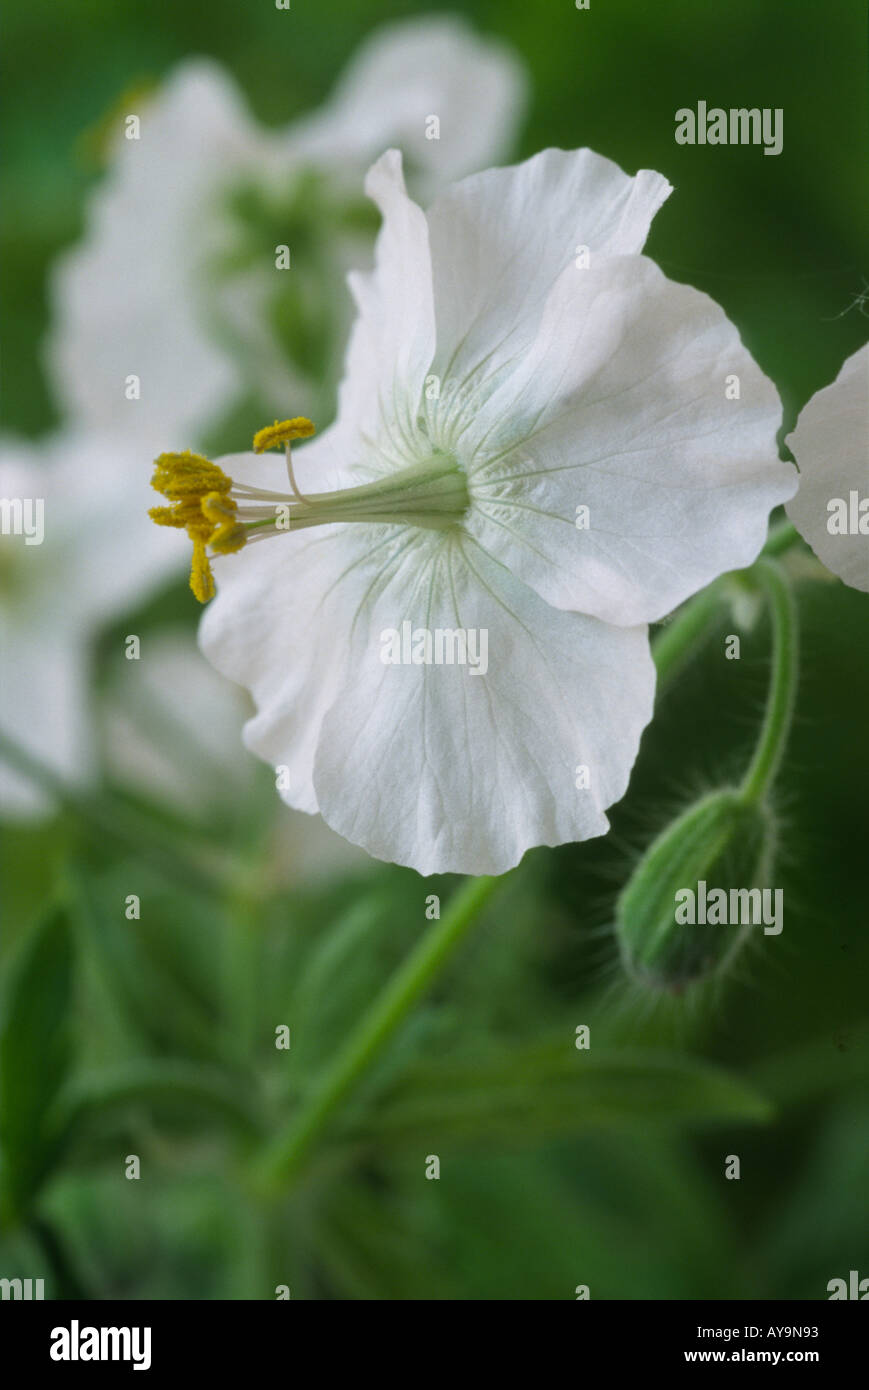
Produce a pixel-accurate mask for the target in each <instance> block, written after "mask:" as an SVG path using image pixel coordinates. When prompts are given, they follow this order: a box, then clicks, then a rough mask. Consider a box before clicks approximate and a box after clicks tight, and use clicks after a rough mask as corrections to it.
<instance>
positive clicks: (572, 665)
mask: <svg viewBox="0 0 869 1390" xmlns="http://www.w3.org/2000/svg"><path fill="white" fill-rule="evenodd" d="M393 546H394V553H393V555H391V556H390V558H389V563H388V566H387V567H385V568H384V567H379V568H377V569H374V570H373V572H372V573H371V585H370V587H369V590H368V592H367V594H366V597H365V600H364V603H363V604H362V605H361V606H360V608H359V610H358V612H357V616H356V619H355V621H354V625H353V628H352V636H351V640H350V644H349V647H348V650H347V653H346V657H345V660H346V665H345V669H344V672H343V679H342V680H341V682H340V684H339V687H338V693H337V698H336V699H335V700H334V703H333V704H332V706H331V708H330V709H329V710H328V711H327V713H326V715H325V717H324V719H323V724H322V729H321V733H320V739H319V742H318V746H317V754H316V758H315V762H314V787H315V790H316V794H317V799H318V803H319V805H320V809H321V811H322V813H323V816H324V818H325V820H326V821H327V822H328V823H329V824H330V825H331V826H332V827H333V828H334V829H335V830H337V831H339V832H340V833H341V834H342V835H346V836H347V838H348V839H350V840H352V841H354V842H355V843H357V844H361V845H362V846H363V848H365V849H367V850H368V851H369V853H371V854H373V855H375V856H376V857H377V858H381V859H391V860H395V861H397V862H398V863H402V864H409V865H411V866H412V867H413V868H415V869H417V870H418V871H419V872H420V873H421V874H433V873H441V872H445V871H447V870H449V871H451V872H458V873H468V874H472V873H489V874H500V873H504V872H506V870H507V869H509V868H512V866H513V865H514V864H516V863H518V861H519V860H520V859H521V857H522V855H523V854H524V852H525V850H526V849H527V848H528V847H529V846H530V845H541V844H542V845H559V844H563V843H565V842H566V841H571V840H585V839H589V838H591V837H592V836H595V835H603V834H605V832H606V830H607V829H608V827H609V822H608V820H607V818H606V815H605V814H604V808H605V807H607V806H610V805H612V804H613V802H616V801H618V800H620V798H621V797H622V795H623V794H624V792H625V790H626V789H627V785H628V778H629V776H630V770H631V768H632V766H633V763H634V759H635V757H636V752H637V748H638V746H639V740H640V735H641V733H642V731H643V729H644V727H645V726H646V724H647V723H648V721H649V719H650V718H651V715H652V704H653V698H654V687H655V673H654V666H653V664H652V659H651V656H650V653H649V646H648V641H647V639H646V630H645V628H632V629H629V628H621V629H618V628H613V627H609V626H607V625H606V624H604V623H599V622H596V621H595V620H594V619H592V618H585V617H583V616H581V615H579V614H576V613H562V612H559V611H557V610H556V609H553V608H550V607H549V606H548V605H547V604H545V603H544V602H543V601H542V600H541V599H539V598H538V597H537V595H536V594H534V593H533V592H532V591H531V590H530V589H528V588H527V587H526V586H525V585H524V584H522V583H520V582H519V581H517V580H516V579H515V578H514V576H513V575H512V574H511V573H510V572H509V570H507V569H505V568H504V567H503V566H502V565H499V564H498V563H497V562H496V561H494V560H492V559H491V557H490V556H489V555H488V554H487V553H486V552H485V551H484V550H482V549H480V548H479V547H478V546H476V545H475V544H474V543H473V542H472V541H471V540H470V539H469V538H467V537H462V536H461V534H460V533H452V532H450V533H446V534H445V535H443V534H436V533H432V532H420V533H418V534H417V535H416V536H415V537H413V539H411V540H410V541H409V542H408V541H406V540H404V541H399V540H398V538H396V540H395V541H394V542H393ZM413 614H419V615H420V620H421V622H422V623H424V626H425V627H426V628H427V629H429V631H433V632H434V633H435V634H436V633H437V632H438V630H440V631H447V632H449V631H456V630H462V631H463V632H465V633H467V634H468V638H467V640H468V641H469V642H470V640H471V637H470V635H471V634H472V633H474V632H476V633H478V634H479V633H480V632H481V631H485V632H486V633H487V638H486V642H487V658H488V669H487V671H486V673H485V674H479V675H478V674H472V668H471V667H469V666H467V665H465V666H461V665H452V666H451V665H441V666H435V665H419V666H413V665H384V664H383V661H382V660H381V646H382V644H381V642H380V641H378V636H379V634H380V633H381V632H383V631H384V630H386V629H389V628H393V629H398V628H399V627H400V625H401V619H402V618H407V617H409V616H411V615H413ZM476 640H477V641H479V638H477V639H476ZM578 769H587V770H588V779H589V783H588V786H586V785H585V784H584V774H583V773H582V772H580V775H579V779H578V776H577V774H578ZM577 780H579V782H580V786H577Z"/></svg>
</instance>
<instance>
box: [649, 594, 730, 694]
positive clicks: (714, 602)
mask: <svg viewBox="0 0 869 1390" xmlns="http://www.w3.org/2000/svg"><path fill="white" fill-rule="evenodd" d="M720 603H721V588H720V586H719V585H718V584H717V583H715V584H710V585H709V587H708V588H707V589H704V590H703V591H702V593H699V594H697V596H696V598H693V599H691V601H690V602H689V603H686V604H685V606H684V608H682V609H681V610H680V612H679V613H678V614H677V615H676V617H675V618H673V620H672V621H671V622H669V623H668V624H667V626H666V627H665V628H663V629H662V630H661V631H660V632H659V633H658V634H657V635H656V637H655V640H654V642H653V643H652V656H653V657H654V659H655V666H656V668H657V671H658V693H659V694H660V691H661V689H662V687H663V686H664V685H665V684H666V682H667V681H668V680H669V678H670V677H671V676H672V675H673V673H674V672H675V671H676V669H677V668H678V667H679V666H680V665H681V663H682V662H683V661H684V660H686V658H687V657H688V656H689V655H690V654H691V651H692V649H693V648H694V645H695V643H696V641H697V639H698V638H699V637H701V636H702V635H703V634H704V632H705V630H706V627H707V625H708V624H709V622H710V620H711V619H712V618H713V617H714V615H715V613H716V612H717V610H718V607H719V605H720Z"/></svg>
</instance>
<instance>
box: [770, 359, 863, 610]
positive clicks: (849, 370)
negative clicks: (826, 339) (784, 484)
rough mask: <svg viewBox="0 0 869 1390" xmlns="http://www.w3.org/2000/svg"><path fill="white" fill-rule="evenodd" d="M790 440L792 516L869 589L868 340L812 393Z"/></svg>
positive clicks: (824, 554)
mask: <svg viewBox="0 0 869 1390" xmlns="http://www.w3.org/2000/svg"><path fill="white" fill-rule="evenodd" d="M787 442H788V444H789V445H790V447H791V449H792V450H793V452H794V457H795V458H796V461H797V464H798V466H799V470H800V486H799V491H798V492H797V495H796V496H795V497H794V498H793V499H792V500H791V501H790V503H789V504H788V509H787V511H788V516H789V517H790V519H791V521H792V522H793V523H794V525H795V526H796V528H797V530H798V531H799V532H800V533H801V534H802V535H803V536H804V537H805V539H806V540H807V541H808V543H809V545H810V546H811V547H812V549H813V550H814V552H815V554H816V555H817V556H818V559H819V560H822V561H823V563H824V564H825V565H826V566H827V569H829V570H832V572H833V574H837V575H838V576H839V578H840V579H843V580H844V581H845V583H846V584H850V585H851V587H852V588H854V589H862V590H863V592H864V593H869V343H867V344H866V346H865V347H862V348H860V350H859V352H855V353H854V355H853V356H852V357H849V358H848V359H847V361H846V362H845V364H844V366H843V367H842V370H841V371H840V372H839V375H838V376H837V377H836V380H835V381H834V382H832V383H831V384H830V385H829V386H826V387H824V389H823V390H822V391H818V392H817V393H816V394H815V395H814V396H812V399H811V400H810V401H809V403H808V405H807V406H806V407H805V409H804V410H803V411H802V412H801V414H800V417H799V419H798V420H797V426H796V429H795V430H794V432H793V434H790V435H788V438H787ZM853 494H856V499H855V498H854V497H853ZM855 501H856V510H855ZM861 503H862V511H861V510H860V506H861ZM831 504H832V505H831ZM831 525H832V526H833V532H832V533H831V531H830V526H831ZM861 525H862V530H861Z"/></svg>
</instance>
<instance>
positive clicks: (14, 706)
mask: <svg viewBox="0 0 869 1390" xmlns="http://www.w3.org/2000/svg"><path fill="white" fill-rule="evenodd" d="M134 464H135V459H134V458H133V457H131V456H130V452H129V445H128V444H126V443H124V442H121V441H118V440H116V439H112V438H108V437H105V436H100V437H95V436H81V435H78V436H76V435H73V434H63V435H59V436H57V437H56V438H55V439H53V440H51V441H49V442H47V443H40V444H38V445H32V444H28V443H25V442H22V441H16V440H12V439H9V438H6V439H4V440H2V441H0V506H2V509H3V534H2V535H0V650H2V653H3V670H2V676H0V731H2V733H4V734H5V735H7V736H8V737H10V738H12V739H13V740H14V741H15V742H16V743H17V744H18V745H19V746H21V747H23V748H24V749H25V750H26V751H27V752H29V753H30V754H31V755H32V756H34V757H35V758H37V759H38V760H39V761H40V762H42V763H43V764H44V765H45V766H47V767H48V769H49V770H50V771H51V772H53V773H54V774H55V775H56V776H57V777H59V778H61V779H62V780H63V781H67V782H70V783H80V782H84V781H86V780H87V778H88V776H89V774H90V773H91V771H92V767H93V762H94V757H95V744H94V732H93V727H92V720H91V712H90V699H91V694H90V687H89V676H90V655H91V647H92V643H93V639H94V637H95V636H96V634H97V632H98V631H99V629H100V628H101V627H102V626H103V625H104V624H105V623H106V622H108V621H109V620H110V619H112V618H114V617H116V616H118V615H119V614H121V613H122V612H123V611H124V610H125V609H126V608H128V607H129V606H131V605H132V604H133V603H135V602H138V601H140V600H142V599H144V598H145V597H146V596H147V595H148V593H149V592H150V591H152V590H153V589H154V588H155V587H156V586H157V585H158V584H159V583H160V582H161V581H163V580H167V579H169V578H170V577H173V576H174V575H176V574H177V573H178V568H179V566H178V558H179V557H178V555H177V551H176V550H175V548H174V547H173V546H172V544H171V538H170V537H169V536H168V535H166V534H165V533H161V532H158V531H157V530H156V528H155V527H154V526H151V525H150V524H149V523H148V521H147V505H148V489H147V488H146V487H145V486H144V485H143V482H144V480H142V483H135V482H134V484H133V485H132V486H130V485H129V483H127V482H126V481H125V479H126V478H127V477H133V478H134V479H135V477H136V476H137V475H136V472H135V468H134ZM0 805H2V810H3V814H4V815H6V816H10V817H32V816H38V815H43V814H46V813H48V812H49V811H50V810H51V801H50V798H48V797H46V796H45V795H44V794H43V793H42V792H41V791H40V790H39V789H38V788H36V787H34V785H33V784H32V782H30V781H29V780H27V779H26V778H24V777H22V776H20V775H18V774H17V773H15V772H13V771H12V770H11V769H9V768H7V766H6V765H5V764H3V763H0Z"/></svg>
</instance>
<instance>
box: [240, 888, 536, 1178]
mask: <svg viewBox="0 0 869 1390" xmlns="http://www.w3.org/2000/svg"><path fill="white" fill-rule="evenodd" d="M507 877H508V875H506V874H503V875H501V877H500V878H474V879H470V880H469V881H467V882H466V883H465V884H464V886H463V887H462V888H460V889H459V891H458V892H457V893H456V895H455V896H454V897H453V898H452V900H451V901H450V903H449V906H448V908H447V910H446V912H445V914H444V916H443V918H442V919H441V920H440V921H439V922H435V923H434V924H433V925H432V927H431V929H430V930H429V931H428V932H427V933H426V934H425V935H424V936H423V938H422V940H421V941H420V942H419V943H418V945H417V946H416V947H415V948H414V950H413V951H411V953H410V955H409V956H408V957H407V959H406V960H405V961H404V963H403V964H402V965H401V966H399V968H398V970H397V971H396V973H395V974H394V975H393V977H392V979H391V980H389V982H388V983H387V984H386V986H385V987H384V989H383V991H382V992H381V994H380V996H379V997H378V998H377V999H376V1000H375V1001H374V1003H373V1004H372V1006H371V1008H370V1009H369V1011H368V1013H367V1014H366V1015H365V1016H364V1018H363V1019H362V1021H361V1022H360V1024H359V1026H358V1027H357V1028H356V1030H355V1031H354V1032H353V1033H352V1034H351V1036H350V1037H349V1038H348V1040H347V1043H346V1045H345V1046H344V1048H343V1049H342V1050H341V1051H340V1052H339V1053H338V1056H337V1057H336V1058H335V1060H334V1061H333V1063H332V1064H331V1066H330V1067H329V1069H328V1071H327V1072H326V1075H325V1077H324V1078H323V1080H322V1082H321V1084H320V1086H319V1087H318V1088H317V1090H316V1091H315V1092H314V1093H313V1094H312V1095H311V1097H310V1099H309V1100H308V1101H307V1102H305V1103H303V1105H302V1107H301V1109H300V1111H299V1112H298V1113H297V1114H296V1115H295V1116H294V1117H293V1119H292V1120H291V1121H290V1122H289V1124H288V1125H287V1126H286V1128H285V1129H284V1130H283V1131H282V1133H280V1134H278V1135H277V1137H276V1138H275V1139H274V1140H273V1141H272V1142H271V1143H270V1144H269V1146H268V1147H267V1149H266V1150H265V1152H264V1153H263V1154H262V1155H261V1157H260V1159H259V1160H258V1161H257V1163H256V1165H255V1167H254V1171H253V1178H254V1184H255V1186H256V1188H257V1189H258V1190H259V1191H260V1192H261V1193H262V1194H263V1195H264V1196H265V1195H273V1194H276V1193H277V1192H279V1191H280V1190H281V1189H282V1187H283V1185H284V1184H285V1183H287V1182H288V1180H289V1179H290V1178H292V1177H293V1176H294V1175H295V1173H296V1172H297V1170H298V1169H299V1167H300V1166H301V1164H302V1162H303V1160H304V1159H305V1157H306V1156H307V1154H308V1151H309V1150H310V1149H311V1147H312V1145H313V1144H314V1143H315V1142H316V1141H317V1139H318V1138H319V1137H320V1135H321V1133H322V1131H323V1130H324V1129H325V1127H326V1125H327V1124H328V1122H329V1120H330V1118H331V1117H332V1114H333V1113H334V1111H335V1110H336V1109H337V1107H338V1106H339V1105H340V1103H341V1101H342V1100H343V1099H344V1097H345V1096H346V1095H347V1093H348V1092H349V1091H350V1090H351V1089H352V1087H353V1086H354V1084H355V1083H356V1082H357V1081H358V1080H359V1078H360V1076H362V1074H363V1073H364V1072H365V1071H366V1070H367V1069H368V1067H369V1066H370V1064H371V1063H372V1062H373V1061H374V1059H375V1058H376V1057H377V1056H378V1055H379V1053H380V1052H381V1050H382V1048H383V1046H384V1044H385V1043H387V1042H388V1041H389V1040H390V1039H391V1038H392V1037H393V1035H394V1034H395V1033H396V1031H397V1030H398V1028H399V1027H400V1025H401V1024H402V1023H403V1022H404V1020H405V1018H406V1017H407V1015H408V1014H409V1012H410V1010H411V1009H412V1007H413V1006H414V1004H416V1003H417V1001H418V1000H419V999H420V998H421V997H422V995H423V994H425V992H426V990H427V989H428V988H429V986H430V985H431V984H432V982H433V980H434V979H435V977H436V975H437V974H438V972H439V971H440V969H441V966H442V965H443V964H444V962H445V961H446V960H447V958H448V957H449V956H450V955H451V954H452V952H453V951H454V950H455V948H456V947H457V946H458V945H459V944H460V943H461V942H462V941H463V940H464V938H465V936H466V935H467V933H468V931H469V929H470V927H472V926H473V924H474V922H475V921H476V919H477V917H478V915H479V913H480V911H481V909H482V908H483V907H484V905H485V904H486V903H487V902H488V900H489V898H490V897H491V896H492V894H493V893H494V891H495V889H496V888H497V887H498V886H499V885H500V884H502V883H503V882H504V881H505V880H506V878H507Z"/></svg>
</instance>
